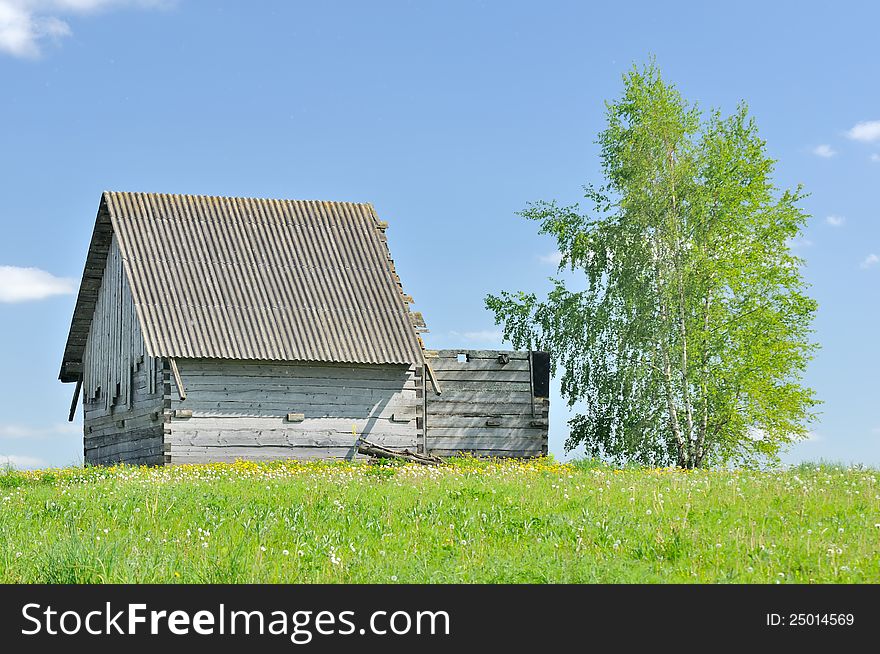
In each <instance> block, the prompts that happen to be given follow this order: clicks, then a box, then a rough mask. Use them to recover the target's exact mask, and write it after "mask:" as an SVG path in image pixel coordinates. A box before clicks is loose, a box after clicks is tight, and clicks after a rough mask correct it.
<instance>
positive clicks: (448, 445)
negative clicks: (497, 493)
mask: <svg viewBox="0 0 880 654" xmlns="http://www.w3.org/2000/svg"><path fill="white" fill-rule="evenodd" d="M543 447H544V443H543V438H541V437H534V436H505V437H498V438H473V437H468V438H461V437H456V436H448V437H443V438H436V437H431V438H429V439H428V450H429V451H431V452H433V451H435V450H459V449H460V450H541V448H543Z"/></svg>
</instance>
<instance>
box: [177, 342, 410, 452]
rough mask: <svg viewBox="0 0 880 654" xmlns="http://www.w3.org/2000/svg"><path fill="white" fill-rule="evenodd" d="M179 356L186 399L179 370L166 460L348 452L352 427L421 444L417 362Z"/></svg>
mask: <svg viewBox="0 0 880 654" xmlns="http://www.w3.org/2000/svg"><path fill="white" fill-rule="evenodd" d="M177 364H178V368H179V370H180V374H181V378H182V381H183V386H184V389H185V392H186V399H185V400H180V397H179V394H178V389H177V387H176V384H175V383H174V381H173V378H172V381H171V386H170V403H169V404H170V408H169V410H168V416H169V419H170V422H168V423H167V424H166V425H165V443H166V447H165V449H166V462H168V463H200V462H206V461H234V460H236V459H284V458H297V459H315V458H322V459H323V458H345V459H351V458H355V451H354V445H355V440H356V436H355V433H356V434H358V435H361V436H363V437H364V438H366V439H368V440H370V441H372V442H374V443H378V444H382V445H386V446H388V447H394V448H411V449H414V450H415V449H417V448H418V446H419V443H420V442H421V440H422V439H421V433H420V430H419V429H418V428H417V420H416V419H417V418H419V420H418V422H419V423H421V410H422V399H421V392H420V389H421V378H420V377H417V375H420V374H421V371H420V370H418V369H416V368H415V367H410V368H407V367H405V366H390V365H385V366H379V365H354V364H306V363H287V362H255V361H230V360H198V359H181V360H178V361H177ZM288 414H294V415H291V416H290V418H288ZM296 414H301V418H300V415H296ZM352 429H354V432H355V433H353V432H352Z"/></svg>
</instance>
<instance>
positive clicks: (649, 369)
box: [486, 63, 817, 468]
mask: <svg viewBox="0 0 880 654" xmlns="http://www.w3.org/2000/svg"><path fill="white" fill-rule="evenodd" d="M607 121H608V124H607V127H606V128H605V130H604V131H603V132H602V133H601V134H600V135H599V139H598V143H599V145H600V146H601V164H602V171H603V175H604V178H605V183H604V184H603V185H602V186H598V187H596V186H587V187H585V191H586V196H585V197H586V199H587V200H588V201H589V203H590V204H591V206H592V210H591V211H590V212H588V213H585V212H582V211H581V209H580V208H579V206H578V205H575V206H570V207H562V206H558V205H557V204H556V203H555V202H538V203H534V204H531V205H529V207H528V208H527V209H526V210H525V211H523V212H522V215H523V216H524V217H526V218H528V219H530V220H535V221H537V222H538V223H539V224H540V228H539V231H540V233H542V234H549V235H551V236H553V237H554V238H555V239H556V242H557V244H558V247H559V251H560V252H561V254H562V261H561V264H560V271H562V270H563V269H566V268H568V269H570V270H571V271H580V272H582V273H583V275H584V286H585V288H584V290H570V289H569V288H568V287H567V286H566V284H565V283H564V282H563V281H562V280H560V279H552V280H551V281H552V289H551V290H550V292H549V293H548V295H547V297H546V298H545V299H543V300H539V299H538V297H537V296H536V295H535V294H525V293H510V292H503V293H501V294H500V295H498V296H495V295H490V296H488V297H487V299H486V306H487V307H488V308H489V309H490V310H491V311H493V312H494V314H495V319H496V323H497V324H501V325H503V327H504V336H505V338H507V339H509V340H510V341H511V342H512V343H513V344H514V345H515V346H517V347H529V348H536V349H544V350H548V351H549V352H550V353H551V357H552V362H553V365H554V370H556V369H558V368H561V369H562V378H561V379H562V394H563V397H564V398H565V399H566V400H567V401H568V402H569V404H570V405H573V404H574V403H575V402H578V401H584V402H585V405H586V411H585V412H584V413H582V414H579V415H577V416H575V417H574V418H573V419H572V420H571V422H570V437H569V439H568V441H567V443H566V447H567V448H569V449H571V448H574V447H576V446H579V445H583V446H584V447H585V449H586V452H587V454H588V455H590V456H593V457H606V458H609V459H611V460H613V461H616V462H626V461H635V462H639V463H642V464H645V465H673V464H674V465H678V466H680V467H684V468H694V467H700V466H703V465H707V464H723V463H727V462H731V461H734V462H738V463H740V464H744V465H754V464H756V463H757V462H759V461H762V460H767V459H770V460H774V459H775V458H776V457H777V455H778V453H779V452H780V451H781V449H783V448H784V447H785V446H787V445H788V444H790V443H792V442H795V441H797V440H799V439H801V438H803V437H804V436H805V435H806V425H807V424H808V423H809V421H810V420H811V419H812V418H813V417H814V414H813V408H814V407H815V405H816V404H817V402H816V400H815V399H814V396H813V391H812V390H811V389H809V388H806V387H804V386H803V385H802V384H801V380H802V375H803V372H804V369H805V367H806V364H807V362H808V361H809V360H810V358H811V353H812V352H813V350H814V349H815V345H813V344H812V343H811V342H810V335H811V329H810V324H811V321H812V318H813V315H814V313H815V311H816V303H815V301H814V300H812V299H810V298H809V297H808V296H807V295H806V285H805V283H804V281H803V279H802V277H801V270H800V268H801V265H802V261H801V260H800V259H798V258H797V257H796V256H794V255H793V254H792V252H791V251H790V248H789V246H788V243H789V241H790V240H791V239H793V238H795V237H797V236H798V234H799V233H800V230H801V229H802V227H803V225H804V224H805V221H806V219H807V216H806V214H805V213H804V212H803V211H802V210H801V209H800V208H799V203H800V201H801V199H802V198H803V194H802V192H801V189H800V188H798V189H797V190H794V191H788V190H786V191H782V192H780V191H778V190H777V189H776V188H775V187H774V185H773V181H772V173H773V164H774V162H773V160H772V159H770V158H769V157H768V156H767V153H766V147H765V143H764V141H763V140H761V138H760V137H759V135H758V130H757V127H756V125H755V123H754V121H753V120H752V119H751V118H749V116H748V111H747V109H746V106H745V105H744V104H742V105H740V106H739V107H738V109H737V111H736V112H735V113H734V114H733V115H731V116H727V117H724V116H722V115H721V113H720V112H718V111H712V112H709V114H708V115H707V116H704V115H703V114H702V113H701V112H700V111H699V110H698V109H697V108H696V107H694V106H692V105H689V104H688V103H687V102H686V101H685V100H684V99H683V98H682V96H681V95H680V94H679V92H678V91H677V90H676V89H675V87H674V86H671V85H668V84H666V83H665V82H664V81H663V80H662V79H661V77H660V73H659V71H658V70H657V68H656V67H655V66H654V64H653V63H652V64H650V65H648V66H646V67H645V68H644V69H643V70H638V69H636V68H634V69H633V70H632V71H630V72H629V73H628V74H627V75H625V76H624V92H623V95H622V97H621V98H619V99H618V100H617V101H615V102H611V103H608V104H607Z"/></svg>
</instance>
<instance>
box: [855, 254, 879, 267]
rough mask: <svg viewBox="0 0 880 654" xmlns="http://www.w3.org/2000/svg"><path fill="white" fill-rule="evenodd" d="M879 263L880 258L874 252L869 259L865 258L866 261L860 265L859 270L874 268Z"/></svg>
mask: <svg viewBox="0 0 880 654" xmlns="http://www.w3.org/2000/svg"><path fill="white" fill-rule="evenodd" d="M878 263H880V257H878V256H877V255H876V254H874V253H873V252H872V253H871V254H869V255H868V256H867V257H865V260H864V261H862V263H860V264H859V268H861V269H863V270H867V269H868V268H873V267H874V266H876V265H877V264H878Z"/></svg>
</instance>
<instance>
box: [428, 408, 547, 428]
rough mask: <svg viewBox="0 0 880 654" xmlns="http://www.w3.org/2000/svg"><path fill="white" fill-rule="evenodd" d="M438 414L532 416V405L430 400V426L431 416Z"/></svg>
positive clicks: (429, 423)
mask: <svg viewBox="0 0 880 654" xmlns="http://www.w3.org/2000/svg"><path fill="white" fill-rule="evenodd" d="M436 415H457V416H465V417H480V416H486V417H491V416H523V415H527V416H531V415H532V406H531V404H529V403H528V402H522V403H519V402H517V403H507V402H472V403H465V402H429V403H428V415H427V418H426V420H427V424H428V426H429V428H430V425H431V418H432V416H436Z"/></svg>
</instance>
